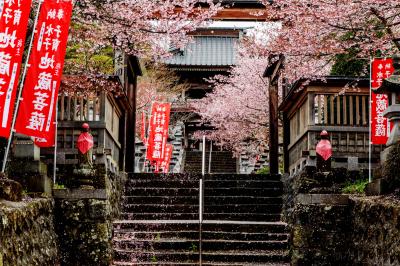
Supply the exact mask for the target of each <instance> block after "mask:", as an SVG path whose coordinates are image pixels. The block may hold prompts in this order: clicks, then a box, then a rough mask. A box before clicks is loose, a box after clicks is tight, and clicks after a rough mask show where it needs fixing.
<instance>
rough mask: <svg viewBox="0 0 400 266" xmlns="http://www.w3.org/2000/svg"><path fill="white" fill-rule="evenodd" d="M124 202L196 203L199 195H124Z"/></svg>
mask: <svg viewBox="0 0 400 266" xmlns="http://www.w3.org/2000/svg"><path fill="white" fill-rule="evenodd" d="M123 200H124V204H134V203H136V204H198V203H199V195H196V196H180V195H178V196H176V195H175V196H153V197H148V196H124V197H123Z"/></svg>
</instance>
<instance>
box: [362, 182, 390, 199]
mask: <svg viewBox="0 0 400 266" xmlns="http://www.w3.org/2000/svg"><path fill="white" fill-rule="evenodd" d="M387 190H388V185H387V182H386V181H385V180H384V179H375V180H373V181H372V182H371V183H369V184H368V185H367V187H366V188H365V194H366V195H367V196H379V195H383V194H385V193H386V192H387Z"/></svg>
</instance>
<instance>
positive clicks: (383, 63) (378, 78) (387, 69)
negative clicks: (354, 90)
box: [371, 58, 394, 90]
mask: <svg viewBox="0 0 400 266" xmlns="http://www.w3.org/2000/svg"><path fill="white" fill-rule="evenodd" d="M393 72H394V67H393V59H391V58H388V59H374V60H373V61H372V65H371V87H372V89H373V90H376V89H379V88H380V87H381V86H382V83H383V80H384V79H387V78H389V77H390V76H391V75H392V74H393Z"/></svg>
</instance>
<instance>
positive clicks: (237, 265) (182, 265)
mask: <svg viewBox="0 0 400 266" xmlns="http://www.w3.org/2000/svg"><path fill="white" fill-rule="evenodd" d="M112 265H115V266H138V264H137V263H136V262H123V261H114V262H113V264H112ZM140 265H155V263H154V262H141V263H140ZM157 265H176V266H197V265H200V263H195V262H192V263H190V262H168V261H162V262H159V264H157ZM202 265H203V266H290V263H284V262H282V263H277V262H274V263H262V264H259V263H251V262H250V263H243V262H228V263H223V262H211V261H204V260H203V262H202Z"/></svg>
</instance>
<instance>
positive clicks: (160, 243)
mask: <svg viewBox="0 0 400 266" xmlns="http://www.w3.org/2000/svg"><path fill="white" fill-rule="evenodd" d="M113 244H114V247H115V248H117V249H122V250H129V251H145V250H146V251H151V250H158V251H161V250H191V249H193V248H194V247H198V246H199V240H198V238H197V239H196V238H194V239H163V238H156V239H154V240H137V239H134V240H131V239H118V238H114V239H113ZM287 247H288V242H287V241H238V240H227V239H212V240H203V241H202V248H203V250H204V251H205V252H207V251H217V250H221V251H225V250H241V251H242V252H245V251H250V252H251V251H254V250H282V249H287Z"/></svg>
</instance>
